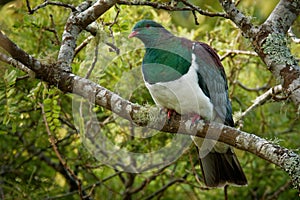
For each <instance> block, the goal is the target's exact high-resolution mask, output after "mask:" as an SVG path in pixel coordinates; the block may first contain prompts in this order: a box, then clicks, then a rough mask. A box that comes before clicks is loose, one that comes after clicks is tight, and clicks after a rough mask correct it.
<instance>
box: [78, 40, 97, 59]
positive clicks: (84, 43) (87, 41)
mask: <svg viewBox="0 0 300 200" xmlns="http://www.w3.org/2000/svg"><path fill="white" fill-rule="evenodd" d="M93 38H94V36H89V37H87V38H86V39H85V40H84V41H83V42H82V43H81V44H80V45H78V46H77V47H76V49H75V53H74V57H75V56H76V55H77V54H78V53H79V52H80V51H81V50H82V49H83V48H84V47H86V45H87V44H88V43H89V42H90V41H91V40H92V39H93Z"/></svg>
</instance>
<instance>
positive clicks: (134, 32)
mask: <svg viewBox="0 0 300 200" xmlns="http://www.w3.org/2000/svg"><path fill="white" fill-rule="evenodd" d="M138 33H139V32H137V31H132V32H131V33H130V34H129V35H128V38H132V37H134V36H136V35H137V34H138Z"/></svg>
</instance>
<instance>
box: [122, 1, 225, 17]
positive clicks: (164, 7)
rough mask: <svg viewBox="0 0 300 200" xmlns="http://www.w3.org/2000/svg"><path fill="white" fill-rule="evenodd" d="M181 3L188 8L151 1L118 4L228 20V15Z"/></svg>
mask: <svg viewBox="0 0 300 200" xmlns="http://www.w3.org/2000/svg"><path fill="white" fill-rule="evenodd" d="M180 1H181V2H183V3H185V4H186V5H188V6H185V7H176V6H171V5H168V4H164V3H156V2H151V1H127V0H119V1H118V4H120V5H129V6H150V7H153V8H156V9H162V10H168V11H193V10H195V11H197V12H198V13H199V14H201V15H205V16H209V17H224V18H228V16H227V14H226V13H212V12H208V11H204V10H202V9H200V8H199V7H197V6H195V5H193V4H190V3H189V2H187V1H185V0H184V1H182V0H180Z"/></svg>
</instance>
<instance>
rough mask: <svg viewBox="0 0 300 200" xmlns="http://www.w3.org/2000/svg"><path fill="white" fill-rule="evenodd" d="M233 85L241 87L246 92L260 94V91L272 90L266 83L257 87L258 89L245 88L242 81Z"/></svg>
mask: <svg viewBox="0 0 300 200" xmlns="http://www.w3.org/2000/svg"><path fill="white" fill-rule="evenodd" d="M233 83H234V84H237V85H238V86H240V87H241V88H243V89H244V90H246V91H248V92H259V91H262V90H266V89H269V88H270V85H269V83H265V84H264V85H263V86H260V87H256V88H249V87H247V86H245V85H244V84H243V83H241V82H240V81H234V82H233Z"/></svg>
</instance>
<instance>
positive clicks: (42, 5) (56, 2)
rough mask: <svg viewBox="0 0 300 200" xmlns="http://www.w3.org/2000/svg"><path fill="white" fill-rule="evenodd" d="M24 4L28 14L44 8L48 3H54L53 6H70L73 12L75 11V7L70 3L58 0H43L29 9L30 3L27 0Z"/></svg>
mask: <svg viewBox="0 0 300 200" xmlns="http://www.w3.org/2000/svg"><path fill="white" fill-rule="evenodd" d="M26 5H27V9H28V12H29V14H31V15H32V14H33V13H35V12H36V11H37V10H39V9H41V8H44V7H46V6H48V5H55V6H61V7H65V8H70V9H71V10H72V11H73V12H74V11H76V7H75V6H73V5H71V4H67V3H62V2H59V1H47V0H46V1H45V2H44V3H42V4H40V5H38V6H36V7H35V8H33V9H31V8H30V4H29V0H26Z"/></svg>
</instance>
